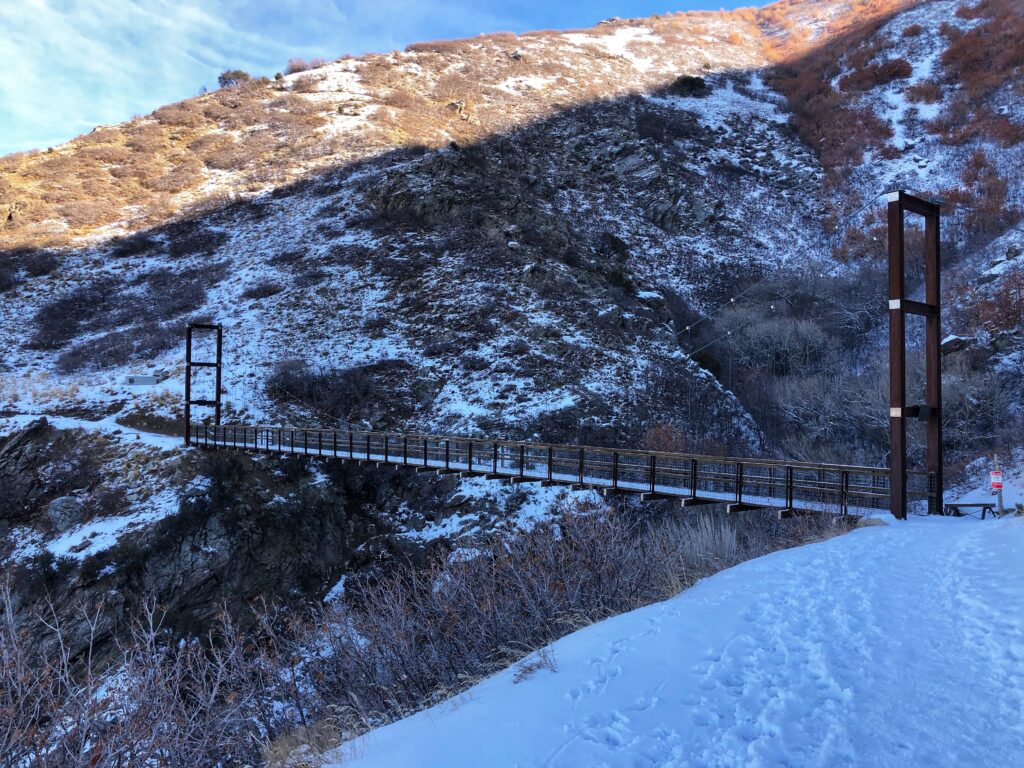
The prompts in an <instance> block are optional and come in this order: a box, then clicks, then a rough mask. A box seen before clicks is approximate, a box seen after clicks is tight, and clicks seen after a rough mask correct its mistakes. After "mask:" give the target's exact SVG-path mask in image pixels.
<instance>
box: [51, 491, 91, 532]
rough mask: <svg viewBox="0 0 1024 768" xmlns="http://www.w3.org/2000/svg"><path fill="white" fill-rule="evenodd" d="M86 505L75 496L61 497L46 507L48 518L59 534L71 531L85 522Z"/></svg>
mask: <svg viewBox="0 0 1024 768" xmlns="http://www.w3.org/2000/svg"><path fill="white" fill-rule="evenodd" d="M85 515H86V505H85V502H84V501H82V499H79V498H76V497H74V496H61V497H60V498H59V499H54V500H53V501H51V502H50V503H49V504H47V505H46V517H47V518H48V519H49V521H50V523H51V524H52V525H53V527H54V528H55V529H56V530H57V532H58V533H63V532H64V531H69V530H71V529H72V528H74V527H75V526H77V525H81V524H82V523H83V522H84V521H85Z"/></svg>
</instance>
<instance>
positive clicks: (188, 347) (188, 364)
mask: <svg viewBox="0 0 1024 768" xmlns="http://www.w3.org/2000/svg"><path fill="white" fill-rule="evenodd" d="M194 331H215V332H216V334H217V359H216V360H215V361H208V360H193V359H192V334H193V332H194ZM223 350H224V329H223V328H222V327H221V326H220V325H209V324H205V323H189V325H188V327H187V328H186V329H185V445H191V443H192V406H193V405H197V406H200V407H206V408H213V409H214V410H213V423H214V424H216V425H217V426H220V374H221V362H222V359H223ZM193 368H214V369H215V371H216V373H215V374H214V390H215V394H214V397H213V399H212V400H209V399H205V400H204V399H199V400H193V399H192V369H193Z"/></svg>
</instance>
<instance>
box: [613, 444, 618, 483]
mask: <svg viewBox="0 0 1024 768" xmlns="http://www.w3.org/2000/svg"><path fill="white" fill-rule="evenodd" d="M618 487H619V452H618V451H612V488H618Z"/></svg>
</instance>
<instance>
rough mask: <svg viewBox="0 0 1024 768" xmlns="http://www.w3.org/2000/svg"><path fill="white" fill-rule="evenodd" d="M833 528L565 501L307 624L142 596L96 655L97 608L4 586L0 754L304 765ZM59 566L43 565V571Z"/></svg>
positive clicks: (289, 617)
mask: <svg viewBox="0 0 1024 768" xmlns="http://www.w3.org/2000/svg"><path fill="white" fill-rule="evenodd" d="M837 520H838V519H832V518H829V517H825V516H820V517H815V518H805V519H801V520H793V521H787V522H785V523H782V522H779V521H777V520H776V519H775V518H774V516H772V515H770V514H768V513H763V512H751V513H742V514H740V515H731V516H725V515H690V516H679V517H662V516H659V517H657V518H649V519H644V518H640V517H637V516H636V515H635V514H634V513H625V512H619V513H614V512H612V511H610V510H608V509H605V508H603V507H598V506H596V505H588V506H580V505H566V506H565V507H564V508H563V509H562V510H561V514H560V515H559V516H556V517H555V518H553V519H552V520H550V521H549V522H546V523H542V524H540V525H538V526H537V527H536V528H534V529H533V530H532V531H531V532H529V533H526V534H524V535H522V536H519V537H516V538H512V539H509V538H496V539H494V540H493V541H491V542H490V543H485V544H483V545H481V546H480V547H479V548H478V549H476V550H474V551H473V552H472V553H468V556H459V557H456V556H454V553H452V555H450V556H448V557H446V558H443V559H441V560H439V561H438V562H436V563H434V564H433V565H432V566H429V567H426V568H420V569H416V568H412V567H408V568H403V569H401V570H399V571H398V572H395V573H393V574H392V575H390V576H387V577H384V578H382V579H380V580H378V581H376V582H371V583H367V584H364V585H363V586H362V588H360V589H357V590H355V591H354V594H350V595H347V598H348V602H347V604H345V605H338V604H331V605H330V606H328V607H326V608H319V609H317V610H315V611H313V612H312V613H311V614H308V615H306V616H299V615H296V614H294V613H288V612H285V611H281V610H277V609H274V608H272V607H268V606H266V605H260V606H257V607H256V608H255V613H256V615H255V622H254V623H255V628H254V629H253V630H251V631H249V632H242V631H240V630H239V628H238V627H237V625H236V624H234V623H233V622H232V621H231V619H230V618H229V617H228V616H227V614H226V613H225V614H224V615H222V616H221V617H220V621H219V623H218V625H217V627H216V629H215V630H214V631H213V632H211V633H210V634H209V635H207V636H205V637H202V638H196V637H184V638H176V637H174V636H172V635H170V634H169V633H168V632H167V631H165V630H164V629H163V628H162V627H161V619H160V617H161V615H162V614H161V611H160V610H159V609H158V608H157V607H156V606H155V605H154V604H152V603H149V604H148V605H147V606H146V607H145V609H144V610H143V611H142V613H141V615H140V616H139V617H138V618H137V620H136V622H135V623H134V625H133V626H132V628H131V631H130V632H128V633H127V636H126V637H125V638H124V639H123V641H122V643H121V645H120V646H118V648H117V649H116V650H115V651H114V652H113V653H112V654H111V653H110V652H109V650H108V652H107V653H106V655H105V657H104V659H102V660H99V659H97V658H94V657H93V654H94V652H95V651H96V650H97V644H96V643H95V642H94V638H95V637H96V636H97V635H98V634H99V633H100V631H101V627H100V617H101V616H102V615H103V614H102V611H101V610H100V609H98V608H97V607H96V606H92V607H83V608H82V609H81V610H80V612H79V613H80V615H79V616H78V617H77V618H76V620H75V622H74V624H75V625H74V627H71V626H69V625H68V624H67V623H66V621H65V622H62V621H61V620H59V619H58V618H57V617H58V615H61V614H59V613H58V612H57V611H56V610H51V611H50V612H49V613H48V614H47V615H44V616H38V617H34V618H27V617H24V616H19V615H18V614H17V612H16V606H15V605H14V602H13V600H12V595H11V592H10V590H9V589H8V588H6V587H5V586H4V585H2V584H0V754H3V755H4V756H5V758H6V759H7V760H8V761H9V764H11V765H18V766H22V765H23V766H32V768H49V766H62V767H63V766H71V767H72V768H75V767H76V766H128V765H168V766H170V765H197V766H198V765H203V766H207V765H209V766H242V765H254V764H257V763H263V762H269V763H270V764H281V765H283V764H288V765H294V763H288V762H287V760H289V759H291V758H293V757H294V756H295V752H294V751H295V750H296V749H299V748H301V750H302V751H304V752H305V753H307V754H308V753H309V752H310V751H311V750H312V751H315V750H316V748H317V747H318V746H319V745H322V746H324V747H325V748H327V747H330V746H334V745H336V744H337V743H338V741H339V740H340V739H343V738H347V737H350V736H353V735H356V734H357V733H359V732H362V731H364V730H365V729H367V728H368V727H372V726H374V725H379V724H381V723H385V722H388V721H391V720H394V719H396V718H398V717H401V716H402V715H404V714H408V713H410V712H412V711H415V710H417V709H420V708H422V707H424V706H427V705H429V704H431V703H433V702H436V701H438V700H441V699H443V698H445V697H447V696H449V695H451V694H453V693H455V692H458V691H460V690H463V689H465V688H466V687H468V686H469V685H471V684H472V683H473V682H474V681H475V680H476V679H478V678H479V677H480V676H482V675H486V674H488V673H490V672H493V671H495V670H497V669H499V668H502V667H505V666H507V665H509V664H511V663H514V662H515V661H517V660H519V659H521V658H523V657H524V656H526V655H527V654H529V653H530V652H531V651H533V650H535V649H537V648H540V647H541V646H543V645H545V644H546V643H548V642H550V641H552V640H554V639H557V638H558V637H561V636H562V635H565V634H567V633H569V632H571V631H573V630H574V629H577V628H579V627H581V626H583V625H585V624H588V623H590V622H594V621H599V620H601V619H604V618H606V617H609V616H612V615H614V614H617V613H621V612H623V611H628V610H631V609H633V608H637V607H640V606H642V605H645V604H647V603H650V602H652V601H655V600H659V599H663V598H665V597H668V596H671V595H673V594H675V593H676V592H678V591H679V590H680V589H684V588H686V587H688V586H690V585H691V584H693V583H694V582H695V581H696V580H697V579H700V578H702V577H704V576H707V575H709V574H711V573H714V572H715V571H718V570H720V569H722V568H725V567H728V566H730V565H732V564H734V563H736V562H739V561H740V560H743V559H745V558H748V557H753V556H757V555H760V554H763V553H765V552H767V551H771V550H773V549H779V548H782V547H785V546H789V545H792V544H794V543H798V542H802V541H806V540H808V539H810V538H815V537H820V536H822V535H825V534H827V533H829V532H832V531H835V530H840V528H839V527H837ZM59 565H60V564H57V563H41V564H40V568H39V573H40V576H39V577H40V578H42V579H43V580H44V581H45V579H46V578H50V576H49V574H51V573H55V572H57V570H59ZM55 567H58V568H57V570H55ZM40 588H41V589H42V588H45V584H41V586H40ZM83 633H84V638H83ZM41 636H45V637H48V638H49V640H48V641H47V642H45V643H42V644H41V643H40V642H39V641H38V640H37V639H35V640H34V639H33V638H38V637H41ZM72 647H74V648H84V651H82V652H81V653H79V654H77V655H72V653H71V651H70V650H69V648H72ZM556 662H557V660H555V659H551V660H550V663H552V664H554V663H556ZM104 670H106V671H104Z"/></svg>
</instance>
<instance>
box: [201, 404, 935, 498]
mask: <svg viewBox="0 0 1024 768" xmlns="http://www.w3.org/2000/svg"><path fill="white" fill-rule="evenodd" d="M189 429H190V434H191V439H192V443H193V444H194V445H198V446H201V447H208V448H234V449H240V450H248V451H259V452H270V453H278V454H286V455H297V456H327V457H334V458H341V459H348V460H354V461H364V462H374V463H378V464H386V465H394V466H407V467H419V468H422V469H428V470H432V471H440V472H459V473H463V474H468V475H483V476H487V477H490V478H492V479H505V480H508V481H510V482H527V481H530V482H537V481H539V482H542V483H549V484H561V485H573V486H577V487H583V488H596V489H599V490H603V491H605V492H607V493H642V494H648V495H649V496H650V497H653V498H656V497H666V498H673V497H674V498H682V499H684V503H687V502H686V501H685V500H686V499H690V500H691V502H692V503H699V502H722V503H732V504H749V505H755V506H775V507H781V508H784V509H820V510H827V511H836V512H850V511H854V512H855V511H857V510H871V509H885V508H888V506H889V470H888V469H887V468H882V467H864V466H853V465H839V464H816V463H808V462H787V461H778V460H773V459H744V458H733V457H722V456H708V455H700V454H683V453H669V452H663V451H644V450H632V449H619V448H605V447H593V446H579V445H560V444H553V443H550V444H549V443H529V442H521V441H514V440H488V439H484V438H473V437H448V436H438V435H422V434H402V433H394V432H370V431H359V430H325V429H302V428H291V427H267V426H252V425H224V426H213V425H203V424H193V425H190V428H189ZM908 486H909V490H910V493H911V498H918V499H924V498H927V496H928V493H929V490H930V488H929V477H928V475H927V474H926V473H924V472H912V473H909V476H908Z"/></svg>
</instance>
